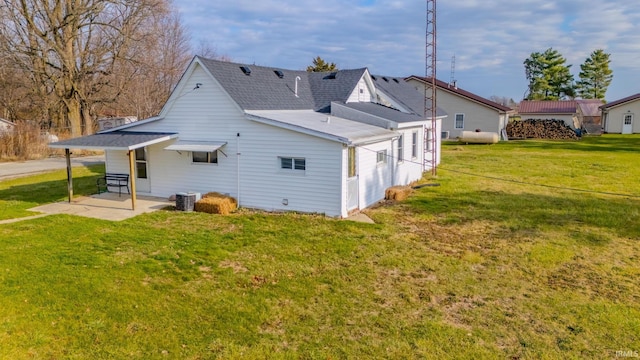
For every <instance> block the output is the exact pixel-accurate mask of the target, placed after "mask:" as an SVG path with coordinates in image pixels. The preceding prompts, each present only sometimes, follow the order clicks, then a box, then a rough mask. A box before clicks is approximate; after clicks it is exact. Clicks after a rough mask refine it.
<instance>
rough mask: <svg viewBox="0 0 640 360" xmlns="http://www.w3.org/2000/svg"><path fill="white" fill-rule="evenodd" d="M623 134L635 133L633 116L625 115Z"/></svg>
mask: <svg viewBox="0 0 640 360" xmlns="http://www.w3.org/2000/svg"><path fill="white" fill-rule="evenodd" d="M622 133H623V134H632V133H633V114H624V120H623V121H622Z"/></svg>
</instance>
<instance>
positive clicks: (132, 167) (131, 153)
mask: <svg viewBox="0 0 640 360" xmlns="http://www.w3.org/2000/svg"><path fill="white" fill-rule="evenodd" d="M135 156H136V151H135V150H129V179H131V210H135V209H136V168H135V164H136V158H135Z"/></svg>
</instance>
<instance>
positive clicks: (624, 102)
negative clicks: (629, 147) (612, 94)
mask: <svg viewBox="0 0 640 360" xmlns="http://www.w3.org/2000/svg"><path fill="white" fill-rule="evenodd" d="M600 109H601V110H602V127H603V129H604V132H605V133H616V134H637V133H640V124H638V123H637V121H636V120H635V116H636V114H638V115H639V116H640V93H639V94H635V95H631V96H628V97H626V98H623V99H620V100H616V101H612V102H610V103H607V104H604V105H602V106H601V107H600Z"/></svg>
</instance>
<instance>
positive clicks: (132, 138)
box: [49, 131, 178, 211]
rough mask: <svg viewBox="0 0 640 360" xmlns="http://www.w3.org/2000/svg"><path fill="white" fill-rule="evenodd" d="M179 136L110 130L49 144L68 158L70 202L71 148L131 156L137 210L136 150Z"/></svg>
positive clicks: (71, 184) (130, 171)
mask: <svg viewBox="0 0 640 360" xmlns="http://www.w3.org/2000/svg"><path fill="white" fill-rule="evenodd" d="M177 137H178V134H177V133H165V132H133V131H110V132H103V133H98V134H94V135H89V136H83V137H79V138H73V139H69V140H64V141H58V142H55V143H51V144H49V147H51V148H54V149H64V150H65V157H66V159H67V190H68V193H69V204H72V203H73V174H72V172H71V149H74V150H102V151H105V150H121V151H126V152H127V154H128V157H129V181H130V183H131V195H130V196H127V199H130V200H131V205H130V211H136V202H137V196H136V167H135V165H136V159H135V150H136V149H140V148H144V147H145V146H149V145H153V144H158V143H161V142H165V141H169V140H172V139H175V138H177Z"/></svg>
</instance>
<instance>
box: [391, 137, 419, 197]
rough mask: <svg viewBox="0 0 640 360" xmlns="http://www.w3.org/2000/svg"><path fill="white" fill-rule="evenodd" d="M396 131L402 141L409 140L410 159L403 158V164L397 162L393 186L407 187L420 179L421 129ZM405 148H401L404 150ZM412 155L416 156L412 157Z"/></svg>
mask: <svg viewBox="0 0 640 360" xmlns="http://www.w3.org/2000/svg"><path fill="white" fill-rule="evenodd" d="M398 131H399V132H400V133H401V134H402V138H403V139H407V138H408V139H411V156H412V157H411V159H409V158H406V157H403V158H404V159H405V161H404V162H400V161H398V163H397V164H396V166H395V168H394V172H393V173H394V180H393V185H408V184H410V183H411V182H413V181H417V180H420V179H421V178H422V155H423V154H422V152H421V151H422V146H421V144H422V134H423V133H424V130H423V127H422V126H420V127H416V126H413V127H407V128H400V129H398ZM405 147H406V146H403V148H405ZM414 154H415V155H416V156H414Z"/></svg>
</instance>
